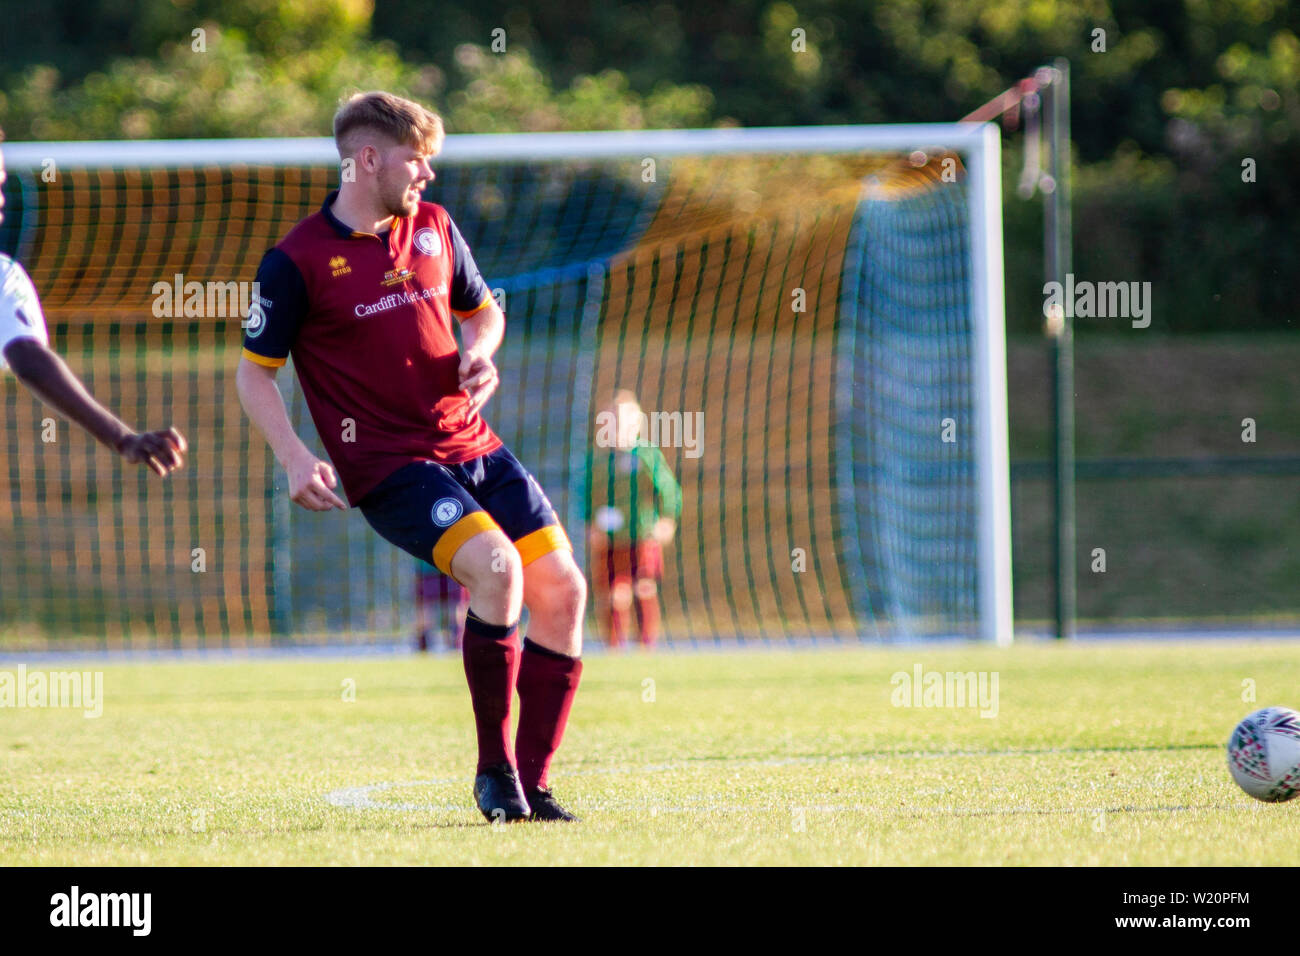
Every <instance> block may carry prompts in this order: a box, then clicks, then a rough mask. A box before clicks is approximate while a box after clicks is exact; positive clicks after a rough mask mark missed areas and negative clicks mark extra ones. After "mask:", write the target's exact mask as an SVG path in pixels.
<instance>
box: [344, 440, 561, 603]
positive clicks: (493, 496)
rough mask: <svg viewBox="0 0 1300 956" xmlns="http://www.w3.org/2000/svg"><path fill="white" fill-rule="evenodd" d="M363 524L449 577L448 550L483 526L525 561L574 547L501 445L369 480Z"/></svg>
mask: <svg viewBox="0 0 1300 956" xmlns="http://www.w3.org/2000/svg"><path fill="white" fill-rule="evenodd" d="M359 507H360V508H361V513H362V514H363V515H365V518H366V521H368V522H370V527H372V528H374V529H375V530H376V531H378V532H379V533H380V535H382V536H383V537H384V538H385V539H386V540H388V541H391V542H392V543H393V544H395V545H397V546H398V547H399V548H401V549H402V550H403V551H406V552H408V553H410V554H413V555H415V556H416V557H417V558H421V559H423V560H425V561H428V562H429V563H430V564H432V565H433V566H434V567H436V568H437V569H438V570H439V571H441V572H442V573H443V574H446V575H447V576H449V577H450V576H451V559H452V556H453V555H455V553H456V552H457V551H458V550H459V549H460V546H461V545H462V544H464V543H465V542H466V541H468V540H469V539H470V538H472V537H474V536H475V535H476V534H480V533H482V532H484V531H490V530H493V529H499V530H501V531H503V532H504V533H505V535H506V537H508V538H509V539H510V540H511V541H513V542H514V544H515V548H516V549H517V550H518V551H519V558H520V560H521V561H522V562H523V564H524V565H525V566H526V565H528V564H531V563H532V562H533V561H536V560H537V559H538V558H540V557H541V556H542V555H544V554H547V553H548V552H551V551H556V550H559V549H561V548H563V549H566V550H570V551H571V550H573V548H572V546H571V545H570V544H569V538H568V536H567V535H566V534H565V533H564V529H563V528H562V527H561V526H560V521H559V518H557V517H556V515H555V509H554V508H552V507H551V502H550V501H549V500H548V499H547V497H546V493H545V492H543V491H542V486H541V485H539V484H538V483H537V479H536V478H534V477H533V476H532V475H530V474H529V473H528V470H527V469H525V468H524V466H523V465H521V464H519V461H518V459H516V458H515V456H514V455H512V454H510V451H509V449H507V448H506V447H505V446H504V445H502V446H501V447H500V448H498V449H497V450H496V451H493V452H489V453H488V454H486V455H483V456H481V457H479V458H472V459H470V460H469V461H466V462H462V463H461V464H459V465H440V464H438V463H437V462H433V461H415V462H411V464H409V465H404V466H402V467H401V468H399V469H397V471H395V472H393V473H392V474H391V475H389V476H388V477H387V478H385V479H384V480H383V481H381V482H380V483H379V484H378V485H376V486H375V488H374V490H372V491H371V492H370V493H369V494H367V495H366V496H365V498H363V499H361V503H360V505H359Z"/></svg>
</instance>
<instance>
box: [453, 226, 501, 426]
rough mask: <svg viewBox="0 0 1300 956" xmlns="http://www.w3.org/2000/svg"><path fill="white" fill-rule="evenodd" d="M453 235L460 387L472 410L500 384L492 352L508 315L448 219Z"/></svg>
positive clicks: (476, 409) (485, 399) (481, 405)
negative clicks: (459, 340) (498, 304)
mask: <svg viewBox="0 0 1300 956" xmlns="http://www.w3.org/2000/svg"><path fill="white" fill-rule="evenodd" d="M447 232H448V233H449V234H450V236H451V250H452V280H451V311H452V314H453V315H455V316H456V318H457V319H459V320H460V338H461V342H462V344H463V345H464V348H463V349H462V351H461V356H460V389H461V391H463V392H465V394H466V395H468V396H469V404H470V411H471V412H476V411H478V410H479V409H481V408H482V407H483V406H484V404H486V402H487V400H488V399H489V398H491V397H492V393H493V392H495V391H496V389H497V385H499V384H500V382H501V378H500V376H499V375H498V374H497V367H496V364H495V363H494V362H493V361H492V355H493V354H494V353H495V352H496V350H497V348H498V347H499V346H500V345H501V340H502V339H503V338H505V334H506V317H505V314H504V313H503V312H502V311H501V309H500V308H499V307H498V306H497V304H496V300H495V299H493V298H492V293H491V291H490V290H489V289H488V287H487V283H486V282H484V281H483V276H482V275H481V274H480V273H479V271H478V266H477V265H476V264H475V262H474V256H473V255H472V254H471V253H470V251H469V246H468V245H467V244H466V242H465V239H464V238H463V237H462V236H461V234H460V230H459V229H457V228H456V224H455V223H454V222H452V221H451V220H450V219H448V222H447Z"/></svg>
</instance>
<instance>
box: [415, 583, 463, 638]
mask: <svg viewBox="0 0 1300 956" xmlns="http://www.w3.org/2000/svg"><path fill="white" fill-rule="evenodd" d="M468 610H469V592H467V591H466V590H465V589H464V588H463V587H461V586H460V584H458V583H457V582H456V581H455V580H454V579H452V578H449V577H447V575H445V574H443V573H442V572H441V571H439V570H438V569H437V568H435V567H434V566H433V565H432V564H430V563H429V562H427V561H424V560H416V562H415V649H416V650H417V651H428V650H432V649H433V648H434V647H435V646H441V647H444V648H455V649H456V650H458V651H459V650H461V648H462V647H464V643H465V615H466V612H467V611H468Z"/></svg>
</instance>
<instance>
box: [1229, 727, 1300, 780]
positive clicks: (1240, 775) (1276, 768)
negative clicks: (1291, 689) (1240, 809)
mask: <svg viewBox="0 0 1300 956" xmlns="http://www.w3.org/2000/svg"><path fill="white" fill-rule="evenodd" d="M1228 771H1229V772H1230V773H1231V774H1232V779H1233V780H1235V781H1237V785H1238V786H1239V787H1241V789H1242V790H1245V791H1246V792H1247V793H1248V794H1250V795H1251V796H1252V797H1254V798H1255V799H1256V800H1264V801H1267V802H1268V803H1282V802H1284V801H1286V800H1290V799H1291V798H1292V797H1294V796H1295V795H1296V794H1300V714H1298V713H1296V712H1295V711H1294V710H1291V709H1290V708H1288V707H1265V708H1264V709H1263V710H1257V711H1255V712H1254V713H1253V714H1250V715H1248V716H1247V717H1246V718H1245V719H1244V720H1242V722H1241V723H1239V724H1238V725H1237V728H1236V729H1235V730H1234V731H1233V732H1232V736H1231V737H1229V738H1228Z"/></svg>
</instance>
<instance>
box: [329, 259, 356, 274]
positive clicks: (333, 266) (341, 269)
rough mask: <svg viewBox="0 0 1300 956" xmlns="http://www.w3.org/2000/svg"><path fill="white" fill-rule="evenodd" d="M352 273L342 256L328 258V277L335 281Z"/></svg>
mask: <svg viewBox="0 0 1300 956" xmlns="http://www.w3.org/2000/svg"><path fill="white" fill-rule="evenodd" d="M351 271H352V267H351V266H350V265H348V260H347V259H346V258H344V257H343V256H331V257H330V275H331V276H333V277H334V278H335V279H337V278H338V277H339V276H345V275H347V274H348V273H349V272H351Z"/></svg>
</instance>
